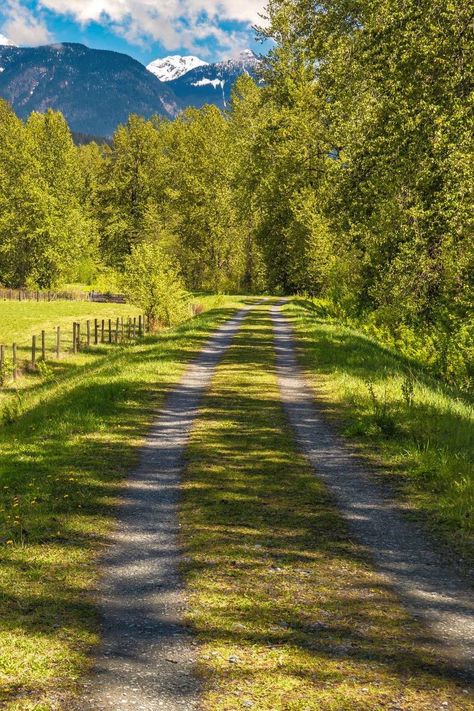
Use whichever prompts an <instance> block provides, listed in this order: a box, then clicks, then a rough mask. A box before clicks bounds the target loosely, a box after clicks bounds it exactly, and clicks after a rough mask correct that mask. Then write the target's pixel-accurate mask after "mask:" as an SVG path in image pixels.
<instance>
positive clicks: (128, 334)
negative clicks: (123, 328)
mask: <svg viewBox="0 0 474 711" xmlns="http://www.w3.org/2000/svg"><path fill="white" fill-rule="evenodd" d="M131 332H132V319H131V318H130V316H129V317H128V323H127V338H128V340H130V335H131Z"/></svg>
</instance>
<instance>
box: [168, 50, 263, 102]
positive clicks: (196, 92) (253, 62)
mask: <svg viewBox="0 0 474 711" xmlns="http://www.w3.org/2000/svg"><path fill="white" fill-rule="evenodd" d="M260 62H261V60H260V59H259V57H257V55H256V54H255V52H252V50H251V49H244V50H243V51H242V52H239V54H237V55H236V56H234V57H232V58H230V59H225V60H223V61H222V62H216V63H215V64H205V65H201V66H199V67H194V68H193V69H190V70H189V71H187V72H186V73H183V74H181V76H179V77H178V78H177V79H172V80H170V82H169V84H168V86H169V88H170V89H172V90H173V91H174V93H175V94H176V96H177V97H178V100H179V101H180V102H181V104H182V105H183V106H195V107H196V108H200V107H201V106H204V105H205V104H214V105H215V106H218V107H219V108H220V109H226V108H227V107H228V105H229V100H230V97H231V94H232V87H233V86H234V84H235V82H236V80H237V79H238V77H239V76H241V75H242V74H249V75H250V76H252V77H254V78H256V79H257V74H258V67H259V64H260Z"/></svg>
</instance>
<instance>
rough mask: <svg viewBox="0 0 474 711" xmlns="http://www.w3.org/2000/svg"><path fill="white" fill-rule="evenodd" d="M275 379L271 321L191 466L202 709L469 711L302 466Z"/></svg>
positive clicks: (223, 395) (210, 420)
mask: <svg viewBox="0 0 474 711" xmlns="http://www.w3.org/2000/svg"><path fill="white" fill-rule="evenodd" d="M273 367H274V351H273V341H272V332H271V324H270V319H269V315H268V307H260V308H259V311H258V313H256V314H254V312H252V313H251V314H250V315H249V316H248V317H247V320H246V322H245V323H244V326H243V330H242V332H241V333H240V334H239V335H238V336H237V338H236V340H235V342H234V345H233V347H232V348H231V350H230V352H229V353H228V355H227V356H226V358H225V360H224V362H223V363H222V364H221V366H220V367H219V369H218V371H217V375H216V377H215V378H214V380H213V383H212V389H211V391H210V393H209V394H208V396H207V397H206V399H205V402H204V408H203V410H202V412H201V416H200V418H199V420H198V422H197V424H196V427H195V429H194V431H193V433H192V441H191V447H190V449H189V452H188V467H187V473H186V477H185V485H184V501H183V505H182V516H181V522H182V536H183V545H184V549H185V555H186V562H185V564H184V571H185V575H186V580H187V585H188V593H189V615H188V617H189V622H190V624H191V626H192V627H193V629H194V631H195V633H196V634H197V636H198V639H199V641H200V642H201V647H200V659H199V672H200V674H201V676H202V679H203V685H204V700H203V709H204V710H205V711H232V710H233V709H242V708H254V709H255V710H256V711H257V710H258V711H336V710H337V711H369V710H370V711H372V710H379V709H380V710H381V709H402V710H403V711H408V710H410V711H421V710H424V711H428V710H430V711H432V710H433V709H440V708H445V707H446V706H445V704H447V705H448V708H450V709H472V708H473V705H472V702H471V700H470V698H469V696H467V695H466V694H465V693H464V691H463V690H462V688H459V687H458V686H456V684H455V683H454V682H452V681H450V680H449V676H448V674H447V670H446V669H445V668H444V667H443V665H442V664H441V663H440V660H437V659H433V657H432V656H431V654H430V652H429V650H428V648H427V646H425V642H426V640H424V639H423V638H424V633H423V631H422V630H421V629H420V628H419V627H418V625H417V624H416V623H415V622H414V621H413V620H411V619H410V618H409V616H408V615H407V613H405V611H404V610H403V609H402V608H401V606H400V605H399V604H398V602H397V600H396V599H395V597H394V595H393V594H392V593H391V592H390V591H389V590H388V589H387V587H386V585H385V583H384V581H383V580H382V579H381V577H380V576H379V575H378V574H377V573H376V572H374V570H373V568H372V566H371V564H370V563H369V561H368V560H367V558H366V557H365V556H364V554H363V552H362V551H361V550H360V549H359V548H358V546H357V545H356V544H355V543H354V542H352V541H351V540H350V538H349V537H348V535H347V531H346V528H345V525H344V523H343V521H342V519H341V517H340V516H339V515H338V514H337V512H336V511H335V510H334V508H333V506H332V504H331V503H330V501H329V499H328V496H327V494H326V491H325V488H324V487H323V485H322V484H321V482H320V481H318V479H317V478H316V477H315V476H314V475H313V473H312V471H311V470H310V469H309V467H308V464H307V462H306V460H305V459H303V458H302V457H301V456H300V455H299V454H298V452H297V450H296V447H295V444H294V441H293V437H292V435H291V433H290V431H289V429H288V426H287V423H286V421H285V417H284V414H283V411H282V406H281V402H280V396H279V392H278V388H277V383H276V378H275V374H274V370H273ZM443 704H444V705H443Z"/></svg>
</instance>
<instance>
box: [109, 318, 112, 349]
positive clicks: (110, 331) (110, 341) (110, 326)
mask: <svg viewBox="0 0 474 711" xmlns="http://www.w3.org/2000/svg"><path fill="white" fill-rule="evenodd" d="M109 343H112V319H111V318H109Z"/></svg>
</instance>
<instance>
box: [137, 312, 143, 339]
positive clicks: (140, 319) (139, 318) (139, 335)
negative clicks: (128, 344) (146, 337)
mask: <svg viewBox="0 0 474 711" xmlns="http://www.w3.org/2000/svg"><path fill="white" fill-rule="evenodd" d="M142 336H143V327H142V316H141V314H140V316H139V317H138V338H141V337H142Z"/></svg>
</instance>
